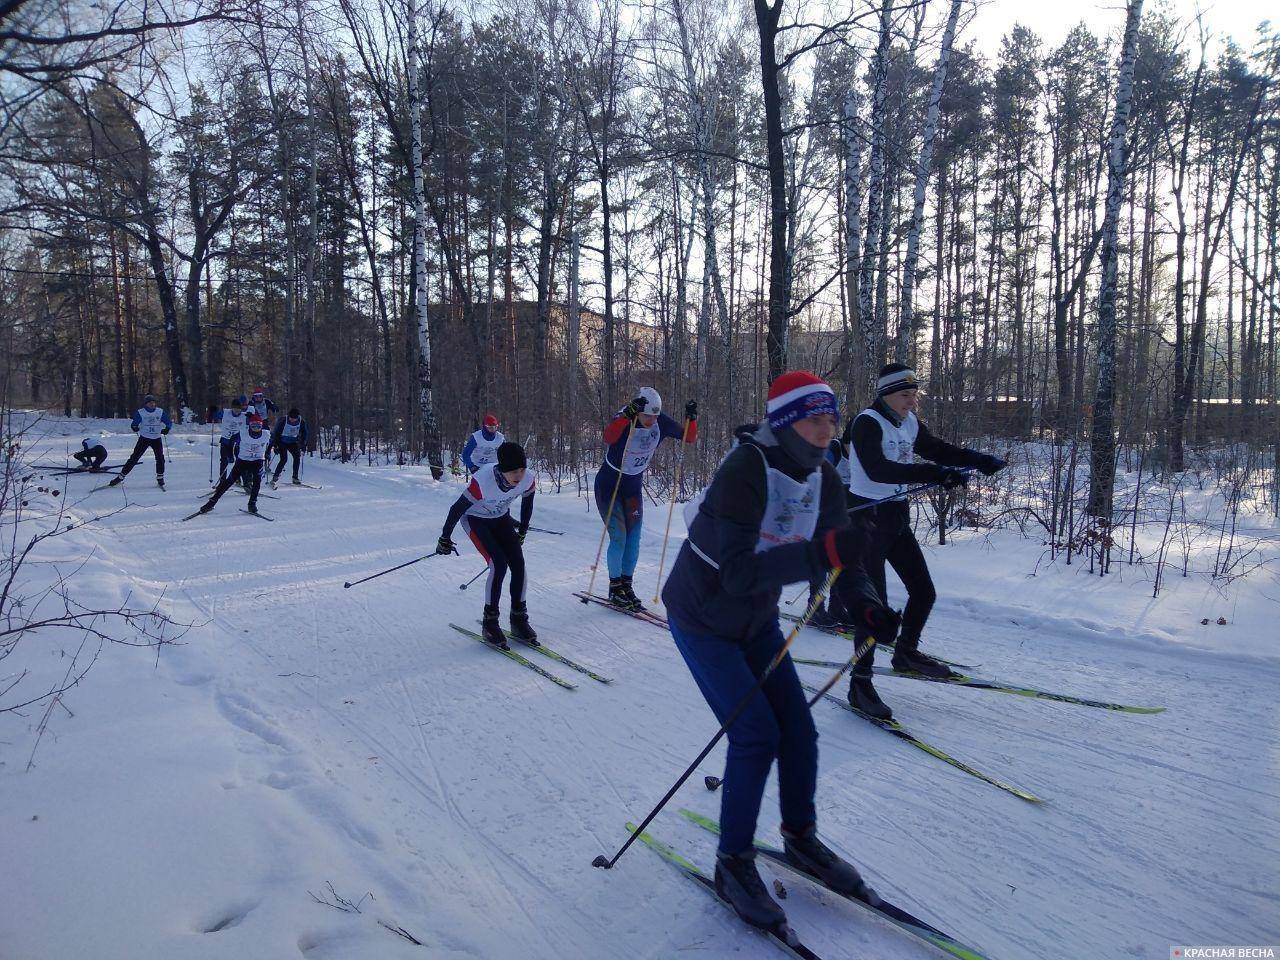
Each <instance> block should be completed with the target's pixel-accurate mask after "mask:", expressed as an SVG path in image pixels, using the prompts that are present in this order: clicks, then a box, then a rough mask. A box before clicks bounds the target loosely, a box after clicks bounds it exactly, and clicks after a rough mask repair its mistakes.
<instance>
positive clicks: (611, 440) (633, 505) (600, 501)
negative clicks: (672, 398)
mask: <svg viewBox="0 0 1280 960" xmlns="http://www.w3.org/2000/svg"><path fill="white" fill-rule="evenodd" d="M684 415H685V419H686V420H688V421H689V436H688V438H687V442H688V443H693V442H695V441H696V440H697V439H698V404H697V402H696V401H694V400H690V401H688V402H687V403H686V404H685V405H684ZM683 435H684V433H683V428H682V427H681V426H680V424H678V423H676V422H675V421H674V420H672V419H671V418H670V417H668V416H667V415H666V414H665V413H663V412H662V397H661V396H659V394H658V391H657V390H655V389H654V388H653V387H642V388H641V389H640V392H639V393H638V394H637V395H636V397H635V399H633V400H631V401H630V402H629V403H628V404H627V405H626V406H625V407H623V408H622V409H621V410H619V411H618V413H617V414H616V415H615V416H614V418H613V420H612V422H610V424H609V425H608V426H607V427H605V429H604V442H605V443H606V444H607V445H608V447H607V449H606V450H605V455H604V464H603V465H602V466H601V467H600V470H599V471H598V472H597V473H596V478H595V496H596V509H597V510H599V511H600V518H601V519H602V520H603V521H604V523H605V527H606V529H607V530H608V531H609V551H608V555H607V556H608V564H609V602H610V603H613V604H615V605H617V606H619V607H622V608H623V609H625V610H643V609H644V605H643V604H641V602H640V598H639V597H637V596H636V595H635V591H634V590H632V588H631V578H632V576H633V575H634V574H635V571H636V562H637V561H638V560H639V558H640V531H641V528H642V527H643V525H644V471H645V468H646V467H648V466H649V461H650V460H652V459H653V455H654V453H656V452H657V449H658V445H659V444H660V443H662V440H663V438H664V437H671V438H672V439H675V440H679V439H680V438H681V437H682V436H683ZM624 452H625V454H626V462H625V463H623V462H622V458H623V454H624ZM619 465H621V475H619Z"/></svg>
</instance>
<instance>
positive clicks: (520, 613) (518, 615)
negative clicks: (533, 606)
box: [511, 603, 538, 647]
mask: <svg viewBox="0 0 1280 960" xmlns="http://www.w3.org/2000/svg"><path fill="white" fill-rule="evenodd" d="M511 635H512V636H513V637H515V638H516V639H517V640H519V641H520V642H521V643H527V644H528V645H529V646H531V647H536V646H538V634H537V633H535V632H534V629H533V627H531V626H529V608H528V607H527V606H525V604H523V603H516V604H512V606H511Z"/></svg>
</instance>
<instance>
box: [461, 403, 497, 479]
mask: <svg viewBox="0 0 1280 960" xmlns="http://www.w3.org/2000/svg"><path fill="white" fill-rule="evenodd" d="M506 439H507V438H506V437H504V436H503V435H502V433H501V431H499V430H498V418H497V417H496V416H494V415H493V414H492V413H486V414H485V415H484V420H483V421H481V423H480V429H479V430H477V431H476V432H475V433H473V434H472V435H471V436H469V437H467V443H466V446H464V447H463V448H462V462H463V463H464V464H466V467H467V470H468V471H470V472H471V473H475V472H476V471H477V470H479V469H480V468H481V467H483V466H485V465H486V464H490V463H496V462H497V460H498V448H499V447H500V446H502V444H503V443H504V442H506Z"/></svg>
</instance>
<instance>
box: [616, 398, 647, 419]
mask: <svg viewBox="0 0 1280 960" xmlns="http://www.w3.org/2000/svg"><path fill="white" fill-rule="evenodd" d="M648 402H649V401H647V400H646V399H645V398H644V397H636V398H635V399H634V400H632V401H631V402H630V403H628V404H627V405H626V406H625V407H623V408H622V415H623V416H624V417H626V418H627V419H628V420H634V419H635V418H636V417H638V416H640V414H642V413H644V408H645V404H647V403H648Z"/></svg>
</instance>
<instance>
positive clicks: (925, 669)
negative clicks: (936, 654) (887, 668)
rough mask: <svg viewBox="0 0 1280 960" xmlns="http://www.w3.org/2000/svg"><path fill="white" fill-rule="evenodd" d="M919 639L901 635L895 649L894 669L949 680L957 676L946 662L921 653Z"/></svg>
mask: <svg viewBox="0 0 1280 960" xmlns="http://www.w3.org/2000/svg"><path fill="white" fill-rule="evenodd" d="M919 642H920V641H919V640H908V639H907V638H906V637H899V638H898V643H897V646H895V647H894V649H893V669H895V670H897V671H898V672H899V673H915V674H919V675H920V676H922V677H930V678H932V679H934V680H947V679H950V678H951V677H954V676H956V673H955V671H953V670H952V669H951V668H950V667H948V666H947V665H946V664H945V663H942V662H941V661H938V660H935V659H934V658H933V657H931V656H929V655H928V654H927V653H921V652H920V651H919V650H918V649H917V648H916V645H917V644H918V643H919Z"/></svg>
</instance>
